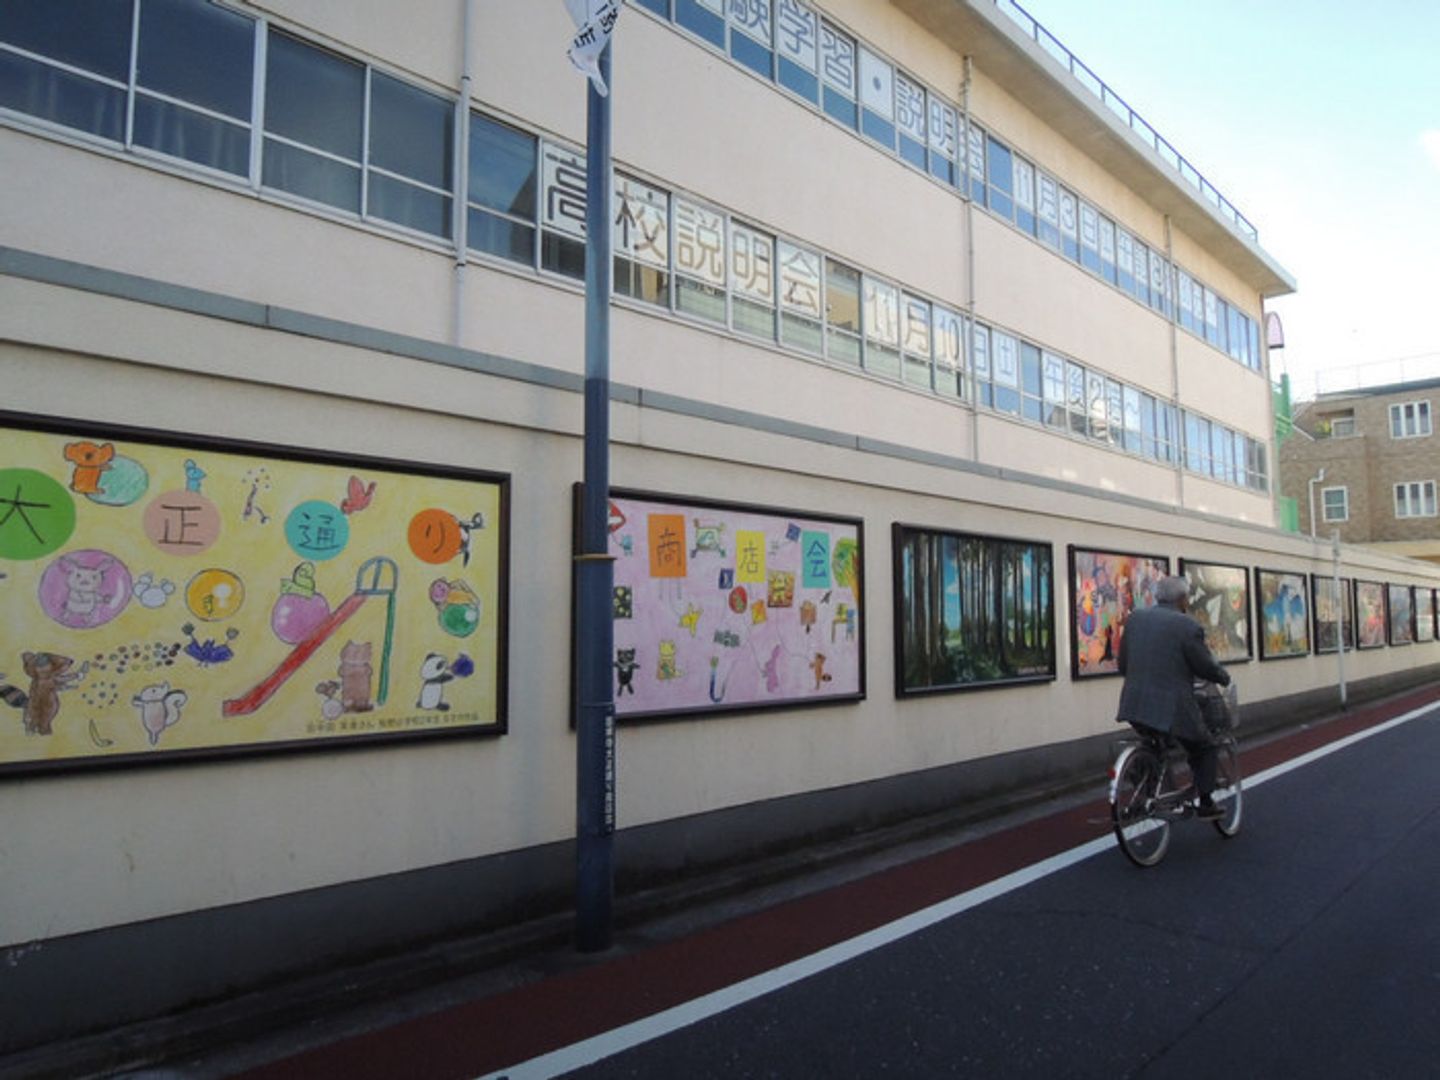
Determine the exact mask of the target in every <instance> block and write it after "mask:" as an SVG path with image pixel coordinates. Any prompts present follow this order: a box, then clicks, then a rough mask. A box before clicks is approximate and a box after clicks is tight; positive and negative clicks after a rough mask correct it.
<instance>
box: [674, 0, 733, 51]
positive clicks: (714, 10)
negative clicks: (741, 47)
mask: <svg viewBox="0 0 1440 1080" xmlns="http://www.w3.org/2000/svg"><path fill="white" fill-rule="evenodd" d="M724 10H725V0H675V21H676V22H677V23H679V24H680V25H681V26H683V27H684V28H685V29H686V30H689V31H690V32H691V33H692V34H694V35H695V36H696V37H699V38H702V39H703V40H705V41H708V42H709V43H710V44H711V45H714V46H715V47H716V48H717V49H723V48H725V18H724Z"/></svg>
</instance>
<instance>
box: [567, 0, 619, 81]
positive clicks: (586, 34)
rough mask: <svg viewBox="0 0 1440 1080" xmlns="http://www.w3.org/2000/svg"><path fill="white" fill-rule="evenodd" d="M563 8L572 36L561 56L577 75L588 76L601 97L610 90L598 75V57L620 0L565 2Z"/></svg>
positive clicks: (613, 20)
mask: <svg viewBox="0 0 1440 1080" xmlns="http://www.w3.org/2000/svg"><path fill="white" fill-rule="evenodd" d="M565 7H566V9H567V10H569V12H570V19H571V21H572V22H573V23H574V24H575V36H574V37H573V38H572V39H571V40H570V48H569V49H568V50H567V51H566V54H565V55H567V56H568V57H570V62H571V63H572V64H574V65H575V67H576V68H577V69H578V70H579V71H580V72H581V73H583V74H584V75H587V76H589V79H590V82H591V83H592V84H593V85H594V87H595V92H596V93H597V94H599V95H600V96H601V97H604V96H605V95H606V94H608V93H609V92H610V89H609V87H607V86H606V85H605V78H604V76H602V75H601V74H600V54H601V53H602V52H604V51H605V46H606V45H608V44H609V43H610V35H611V34H612V33H613V32H614V30H615V23H616V22H617V21H618V20H619V18H620V0H565Z"/></svg>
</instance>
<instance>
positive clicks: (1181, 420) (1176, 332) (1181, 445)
mask: <svg viewBox="0 0 1440 1080" xmlns="http://www.w3.org/2000/svg"><path fill="white" fill-rule="evenodd" d="M1165 262H1166V263H1167V264H1168V266H1169V270H1168V271H1167V272H1166V273H1167V278H1168V280H1169V282H1174V275H1175V236H1174V231H1173V230H1172V229H1171V227H1170V215H1169V214H1166V215H1165ZM1170 291H1171V292H1172V293H1173V292H1174V291H1175V290H1174V286H1173V285H1172V286H1171V290H1170ZM1175 300H1176V297H1174V296H1172V297H1171V310H1170V400H1171V402H1173V403H1174V405H1175V426H1176V431H1175V433H1174V438H1175V446H1176V448H1177V451H1178V452H1177V453H1176V455H1175V504H1176V505H1177V506H1178V507H1180V508H1181V509H1184V507H1185V450H1186V447H1185V412H1184V410H1183V409H1182V408H1181V407H1180V327H1179V323H1178V322H1177V316H1178V315H1179V311H1178V307H1179V305H1178V304H1176V303H1175Z"/></svg>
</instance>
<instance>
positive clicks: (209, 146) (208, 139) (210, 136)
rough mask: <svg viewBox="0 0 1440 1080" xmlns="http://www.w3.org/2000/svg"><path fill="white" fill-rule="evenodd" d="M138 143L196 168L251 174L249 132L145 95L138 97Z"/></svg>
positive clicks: (136, 133)
mask: <svg viewBox="0 0 1440 1080" xmlns="http://www.w3.org/2000/svg"><path fill="white" fill-rule="evenodd" d="M135 143H136V145H138V146H148V147H149V148H150V149H152V150H158V151H160V152H161V153H162V154H170V155H171V156H172V157H178V158H184V159H185V160H186V161H193V162H194V163H195V164H197V165H208V166H209V167H210V168H212V169H221V170H223V171H224V172H228V173H234V174H235V175H236V176H249V175H250V129H249V128H248V127H242V126H240V125H239V124H231V123H227V122H226V121H224V120H217V119H216V118H215V117H213V116H204V115H202V114H200V113H197V112H193V111H192V110H190V109H182V108H181V107H180V106H178V105H171V104H168V103H167V102H163V101H153V100H151V99H150V98H148V97H146V96H145V95H144V94H139V95H137V96H136V98H135Z"/></svg>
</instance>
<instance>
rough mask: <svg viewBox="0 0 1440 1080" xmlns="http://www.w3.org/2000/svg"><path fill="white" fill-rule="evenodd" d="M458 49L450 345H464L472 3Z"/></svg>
mask: <svg viewBox="0 0 1440 1080" xmlns="http://www.w3.org/2000/svg"><path fill="white" fill-rule="evenodd" d="M460 4H461V18H460V32H461V34H462V35H463V39H462V40H463V44H462V46H461V61H460V63H461V71H460V107H459V109H457V110H456V113H455V149H454V154H455V168H454V173H455V200H454V203H453V204H452V210H451V216H450V221H451V226H450V232H451V234H452V235H453V236H454V237H455V297H454V303H453V305H452V306H453V311H452V321H451V326H450V339H451V340H450V343H451V344H452V345H455V346H457V347H459V346H463V345H464V344H465V267H466V264H467V263H468V262H469V255H468V252H469V248H470V230H469V224H470V222H469V215H468V214H467V213H466V211H465V199H466V193H467V192H468V191H469V190H470V81H471V76H472V74H473V73H474V70H475V50H474V46H473V45H472V43H471V40H470V39H471V30H472V29H473V28H474V13H475V0H460Z"/></svg>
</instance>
